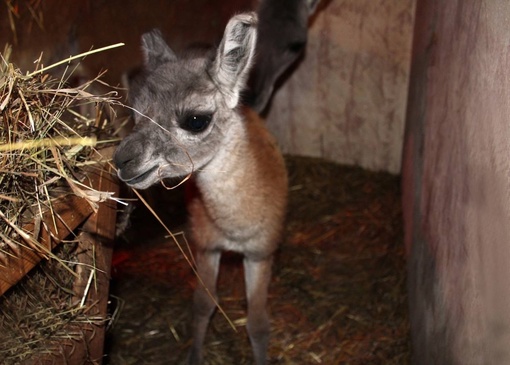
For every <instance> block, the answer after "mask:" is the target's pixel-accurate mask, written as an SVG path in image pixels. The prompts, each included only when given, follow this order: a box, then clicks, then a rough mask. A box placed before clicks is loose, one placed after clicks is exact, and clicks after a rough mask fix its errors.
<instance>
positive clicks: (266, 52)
mask: <svg viewBox="0 0 510 365" xmlns="http://www.w3.org/2000/svg"><path fill="white" fill-rule="evenodd" d="M319 1H320V0H261V2H260V5H259V9H258V17H259V24H258V34H259V37H258V40H257V46H256V61H255V65H254V67H253V70H252V71H251V75H250V82H249V84H250V90H249V94H248V97H247V103H248V105H249V106H250V107H251V108H253V110H255V111H256V112H258V113H261V112H262V111H264V109H265V108H266V106H267V104H268V102H269V99H270V97H271V94H272V93H273V89H274V85H275V83H276V82H277V81H278V79H279V78H280V76H281V75H282V74H283V73H284V72H285V71H286V70H287V69H288V68H289V67H290V66H291V65H292V64H294V62H296V61H297V59H298V58H299V57H300V56H301V55H302V54H303V52H304V50H305V46H306V42H307V38H308V37H307V36H308V19H309V18H310V16H311V15H312V14H313V13H314V12H315V10H316V8H317V4H318V3H319Z"/></svg>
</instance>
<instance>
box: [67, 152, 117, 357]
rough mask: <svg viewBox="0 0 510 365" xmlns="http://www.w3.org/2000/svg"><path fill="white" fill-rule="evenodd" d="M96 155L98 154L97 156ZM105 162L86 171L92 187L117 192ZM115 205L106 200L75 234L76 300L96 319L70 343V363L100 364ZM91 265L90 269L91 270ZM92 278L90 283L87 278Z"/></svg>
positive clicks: (114, 179) (103, 155)
mask: <svg viewBox="0 0 510 365" xmlns="http://www.w3.org/2000/svg"><path fill="white" fill-rule="evenodd" d="M101 154H102V157H108V156H111V155H113V148H112V149H108V150H103V151H102V152H101ZM96 158H97V157H96ZM108 166H109V165H106V166H105V168H104V169H102V170H92V171H90V172H89V177H90V178H91V183H92V186H93V187H94V188H95V189H97V190H100V191H108V192H114V193H115V194H116V195H117V194H118V185H117V180H116V176H115V175H114V173H113V171H111V170H112V169H111V167H110V168H107V167H108ZM116 212H117V204H116V202H115V201H113V200H108V201H106V202H103V203H101V204H100V205H99V209H98V211H97V213H94V214H92V215H91V216H90V217H89V218H88V219H87V221H86V222H85V224H84V226H83V228H82V232H81V233H80V235H79V236H78V238H79V242H80V243H79V244H80V249H79V250H78V251H79V252H81V253H80V254H79V256H78V261H79V262H80V263H82V264H83V265H79V266H78V268H77V273H78V275H79V278H78V279H77V280H76V282H75V287H74V291H75V292H76V293H78V294H77V299H79V300H80V301H81V300H83V298H84V297H85V300H84V302H83V303H84V306H86V307H87V314H88V315H89V316H92V317H95V318H96V319H97V320H95V321H93V322H92V321H91V322H90V323H84V324H83V327H82V333H84V338H83V340H82V343H79V344H76V346H71V347H70V348H73V351H70V353H69V354H68V357H67V363H69V364H100V363H101V362H102V358H103V348H104V338H105V328H106V324H107V317H108V316H107V305H108V292H109V287H110V269H111V260H112V252H113V240H114V238H115V222H116ZM92 268H93V269H92ZM91 272H92V275H93V280H92V282H91V284H89V278H90V276H91Z"/></svg>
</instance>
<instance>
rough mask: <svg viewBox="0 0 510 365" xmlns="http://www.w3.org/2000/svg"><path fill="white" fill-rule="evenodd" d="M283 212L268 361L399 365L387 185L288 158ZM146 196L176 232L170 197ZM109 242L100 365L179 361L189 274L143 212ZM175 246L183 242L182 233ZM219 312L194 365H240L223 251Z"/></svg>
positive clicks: (395, 248) (401, 351) (395, 202)
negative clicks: (107, 311) (108, 300)
mask: <svg viewBox="0 0 510 365" xmlns="http://www.w3.org/2000/svg"><path fill="white" fill-rule="evenodd" d="M287 164H288V169H289V174H290V189H291V190H290V206H289V214H288V224H287V230H286V235H285V240H284V242H283V243H282V245H281V248H280V250H279V252H278V254H277V257H276V260H275V264H274V276H273V281H272V284H271V287H270V305H269V308H270V313H271V318H272V339H271V344H270V350H269V357H270V363H271V364H351V365H355V364H359V365H367V364H385V365H391V364H409V362H410V358H409V354H410V349H409V324H408V311H407V293H406V274H405V272H406V270H405V269H406V268H405V255H404V247H403V238H402V222H401V209H400V189H399V178H398V177H396V176H393V175H389V174H386V173H374V172H367V171H365V170H363V169H360V168H355V167H345V166H341V165H336V164H332V163H328V162H325V161H323V160H318V159H311V158H296V157H292V158H288V159H287ZM166 196H167V197H166V198H165V200H161V199H160V198H158V199H155V200H154V201H155V202H156V203H155V207H156V209H157V211H158V212H159V214H160V215H161V216H162V217H163V216H164V219H165V221H166V222H168V224H169V225H170V226H171V227H172V231H173V232H179V231H180V230H181V229H182V228H180V227H182V226H183V220H184V216H185V213H184V199H183V194H182V191H180V190H177V191H176V192H174V193H171V194H169V193H167V194H166ZM133 217H134V218H133V224H132V227H131V228H130V229H129V230H128V231H127V232H126V234H125V235H124V237H129V239H125V240H123V241H122V242H118V243H117V246H116V252H115V257H114V266H113V269H112V270H113V281H112V289H111V291H112V302H113V303H114V305H113V306H112V308H116V309H115V311H114V312H113V315H114V317H115V320H114V322H113V325H112V326H111V328H110V330H109V332H108V342H107V355H106V361H105V362H106V363H107V364H112V365H124V364H151V365H158V364H182V363H184V362H185V358H186V354H187V351H188V348H189V345H190V338H189V326H188V324H189V323H190V319H191V306H190V304H191V297H192V291H193V287H194V286H195V278H194V276H193V274H192V272H191V270H190V268H189V266H188V263H187V262H186V261H185V260H184V259H183V257H182V255H181V254H180V252H179V251H178V249H177V248H176V247H175V244H174V243H173V242H172V241H171V240H169V239H165V238H163V237H164V235H165V232H164V231H163V230H162V228H161V227H160V226H159V224H158V223H157V222H156V220H155V219H153V218H152V217H151V215H150V213H149V212H148V211H147V210H146V209H145V208H143V207H140V208H138V209H136V210H135V213H134V215H133ZM178 238H179V241H180V242H183V243H184V241H183V239H182V236H179V235H178ZM219 295H220V305H221V306H222V307H223V309H224V310H225V312H226V314H227V315H228V317H229V318H230V320H231V321H232V322H233V324H234V325H235V328H236V329H237V331H234V330H233V329H232V328H231V327H230V325H229V324H228V321H227V320H226V319H225V318H224V317H223V316H222V315H221V314H220V313H216V315H215V316H214V318H213V320H212V323H211V326H210V328H209V332H208V335H207V338H206V345H205V346H206V347H205V359H206V361H205V363H206V364H218V365H220V364H221V365H228V364H236V365H238V364H251V363H252V360H251V349H250V347H249V342H248V338H247V335H246V332H245V327H244V325H245V311H244V307H245V299H244V282H243V277H242V266H241V261H240V259H239V257H237V256H234V255H224V259H223V260H222V269H221V272H220V278H219Z"/></svg>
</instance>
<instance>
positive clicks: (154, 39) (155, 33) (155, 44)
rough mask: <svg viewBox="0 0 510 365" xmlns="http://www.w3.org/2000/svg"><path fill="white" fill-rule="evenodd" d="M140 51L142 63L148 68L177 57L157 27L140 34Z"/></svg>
mask: <svg viewBox="0 0 510 365" xmlns="http://www.w3.org/2000/svg"><path fill="white" fill-rule="evenodd" d="M142 51H143V55H144V61H145V62H144V64H145V66H146V67H147V68H148V69H154V68H156V67H157V66H159V65H161V64H162V63H165V62H168V61H173V60H176V59H177V57H176V56H175V53H174V52H173V51H172V50H171V49H170V47H168V45H167V44H166V42H165V40H164V39H163V36H162V34H161V31H160V30H159V29H153V30H152V31H150V32H148V33H145V34H143V35H142Z"/></svg>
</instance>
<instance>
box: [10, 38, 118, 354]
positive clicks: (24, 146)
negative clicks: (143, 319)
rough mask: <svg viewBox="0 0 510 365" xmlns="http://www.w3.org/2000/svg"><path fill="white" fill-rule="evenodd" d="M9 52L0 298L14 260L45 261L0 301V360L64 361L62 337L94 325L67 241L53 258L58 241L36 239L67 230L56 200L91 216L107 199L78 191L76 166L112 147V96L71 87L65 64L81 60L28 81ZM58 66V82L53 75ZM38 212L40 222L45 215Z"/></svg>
mask: <svg viewBox="0 0 510 365" xmlns="http://www.w3.org/2000/svg"><path fill="white" fill-rule="evenodd" d="M100 50H102V49H99V50H95V51H94V52H97V51H100ZM90 53H91V52H90ZM9 55H10V50H9V49H8V48H6V49H5V51H4V52H3V54H1V55H0V280H2V282H3V283H2V288H3V290H2V292H3V291H4V289H5V288H6V287H9V285H12V284H13V283H14V282H15V281H17V280H19V279H20V278H19V277H15V278H13V277H10V275H11V274H12V271H13V270H12V268H13V267H16V268H17V267H18V266H19V267H20V268H21V267H22V265H19V262H22V261H23V260H25V261H27V260H28V261H30V265H29V266H30V267H31V266H33V265H35V264H36V263H37V261H39V260H40V259H45V260H43V262H42V263H41V264H40V265H39V267H38V268H37V269H36V270H35V271H32V272H30V274H29V275H27V276H26V277H25V278H23V279H22V280H21V281H20V282H19V283H18V284H17V285H15V286H14V287H12V288H11V289H9V291H7V292H6V293H5V294H3V295H2V296H1V297H0V363H2V364H20V363H23V362H24V361H29V360H30V359H31V360H34V358H35V359H37V360H38V361H39V359H41V357H43V355H45V354H49V355H55V353H57V354H59V355H60V356H63V355H62V354H63V353H64V351H63V347H65V346H69V343H68V342H63V340H72V339H75V338H80V337H82V336H83V333H81V332H80V329H79V328H80V324H81V323H94V322H97V321H100V319H98V318H96V317H93V316H92V317H91V316H87V310H88V308H87V307H86V306H83V302H82V301H81V299H82V298H80V297H78V295H77V293H76V290H75V289H74V287H73V283H74V281H75V280H76V278H77V277H78V274H77V267H78V266H79V265H80V263H79V262H78V259H77V256H76V255H77V254H78V253H76V252H75V249H76V247H77V244H76V242H73V237H71V238H70V239H71V241H70V242H67V244H64V245H62V247H59V248H58V249H57V250H55V251H52V249H53V246H54V245H55V244H56V243H58V242H60V241H61V239H59V238H57V237H56V236H55V234H53V233H50V234H49V236H50V237H51V239H48V240H47V241H42V240H41V237H42V236H43V232H46V234H48V233H47V232H58V229H57V228H56V227H57V226H58V224H59V223H62V224H64V225H65V224H66V223H65V222H63V220H64V219H63V218H62V216H60V214H59V212H58V211H57V209H55V201H56V199H57V198H60V197H62V196H64V195H68V194H74V195H77V196H79V197H81V198H85V199H82V201H83V202H84V204H85V205H87V204H88V205H90V207H91V210H95V209H97V203H98V202H100V201H103V200H105V199H108V198H111V197H110V194H109V193H107V192H101V191H95V190H93V189H91V188H90V187H88V186H87V182H88V181H87V177H86V174H85V172H84V171H85V170H84V169H85V168H87V169H90V168H94V164H96V163H97V162H94V161H90V160H89V156H90V155H91V152H92V151H96V147H99V146H100V145H104V144H106V143H110V142H111V141H112V137H111V135H112V132H111V126H110V124H109V123H107V122H106V121H107V118H106V117H105V114H104V111H105V110H107V109H108V108H109V107H110V106H111V105H112V104H114V103H117V102H118V99H117V98H116V93H115V92H107V93H105V94H102V95H94V94H93V92H92V91H91V90H92V89H93V88H94V85H96V84H98V83H100V80H99V78H100V76H101V75H99V76H98V77H97V78H94V79H92V80H90V81H87V82H85V83H83V84H81V85H78V86H76V85H70V80H71V79H72V77H73V72H74V69H75V68H76V65H73V64H72V63H71V62H70V61H71V60H72V59H76V58H82V57H83V56H85V55H87V54H84V55H79V56H76V57H73V58H69V59H67V60H64V61H62V62H59V63H58V64H55V65H51V66H49V67H43V65H41V64H40V63H39V62H38V63H36V66H35V71H33V72H30V73H27V74H23V73H22V72H21V71H20V70H19V69H16V68H15V66H14V65H13V64H11V63H9ZM60 64H63V65H64V66H63V70H62V71H59V74H60V75H61V76H60V77H54V76H52V75H51V74H50V73H51V72H56V71H55V70H56V67H57V66H59V65H60ZM47 212H51V214H50V216H51V218H50V219H49V220H45V218H44V217H45V216H46V215H47ZM27 227H33V229H31V230H28V229H27ZM49 241H53V242H49ZM27 253H28V256H29V258H28V259H27ZM16 271H18V269H16ZM16 274H18V273H16ZM2 292H0V294H1V293H2ZM73 328H74V330H73ZM32 357H34V358H32ZM41 361H42V360H41Z"/></svg>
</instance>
